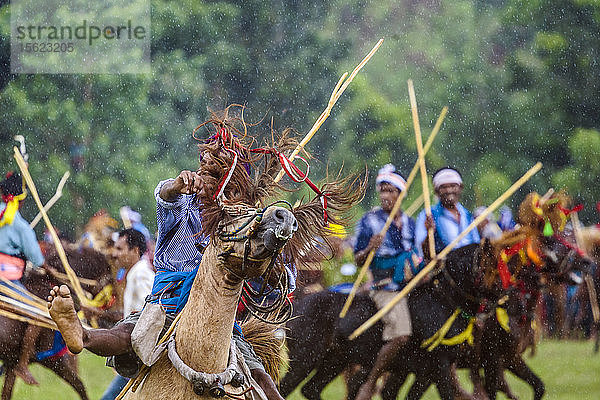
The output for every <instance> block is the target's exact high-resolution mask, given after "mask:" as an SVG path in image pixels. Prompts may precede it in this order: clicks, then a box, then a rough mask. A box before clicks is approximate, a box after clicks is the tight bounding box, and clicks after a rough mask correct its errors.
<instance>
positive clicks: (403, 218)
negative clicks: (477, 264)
mask: <svg viewBox="0 0 600 400" xmlns="http://www.w3.org/2000/svg"><path fill="white" fill-rule="evenodd" d="M376 185H377V192H378V193H379V199H380V201H381V207H376V208H374V209H372V210H371V211H369V212H367V213H366V214H365V215H364V216H363V217H362V218H361V219H360V221H359V222H358V224H357V227H356V245H355V247H354V259H355V261H356V264H357V265H359V266H360V265H363V264H364V263H365V260H366V259H367V256H368V254H369V253H370V252H371V251H372V250H375V257H374V258H373V262H372V263H371V265H370V273H371V275H372V278H373V287H372V290H371V292H370V296H371V298H372V299H373V301H374V302H375V304H376V305H377V308H379V309H381V308H382V307H384V306H385V305H386V304H387V303H389V302H390V301H391V300H392V298H393V297H395V295H396V294H397V293H396V292H395V291H397V290H400V289H401V288H403V287H404V286H405V285H406V282H407V281H408V280H409V279H410V278H411V277H412V275H413V274H416V273H417V272H418V268H419V265H420V260H419V259H418V257H417V255H416V253H415V252H414V251H413V243H414V232H415V221H414V220H413V219H412V218H410V217H409V216H408V215H406V214H404V213H403V212H402V211H399V212H398V213H397V214H396V216H395V217H394V221H393V222H392V224H391V225H390V227H389V229H388V231H387V232H386V234H385V236H382V235H381V231H382V229H383V226H384V225H385V222H386V220H387V218H388V217H389V215H390V212H391V211H392V208H393V207H394V204H395V203H396V200H397V199H398V197H399V196H400V193H401V192H402V191H403V190H405V188H406V182H405V181H404V179H403V178H402V177H401V176H400V175H399V174H397V173H396V172H395V167H394V166H393V165H392V164H387V165H386V166H384V167H383V168H381V169H380V170H379V173H378V175H377V179H376ZM382 321H383V325H384V328H383V340H384V341H385V345H384V346H383V347H382V348H381V350H380V351H379V353H378V354H377V359H376V361H375V365H374V366H373V369H372V370H371V372H370V373H369V376H368V377H367V380H366V381H365V383H364V384H363V385H362V386H361V388H360V391H359V393H358V396H357V399H370V398H371V396H372V393H373V391H374V388H375V384H376V382H377V379H378V378H379V376H381V374H382V373H383V372H384V371H385V370H387V368H388V366H389V364H390V363H391V361H392V360H394V358H395V357H396V355H397V354H398V352H399V351H400V349H401V348H402V346H403V345H404V344H405V343H406V342H407V341H408V339H409V337H410V335H411V333H412V327H411V322H410V314H409V311H408V303H407V301H406V298H404V299H402V300H401V301H400V302H399V303H398V304H396V305H395V306H394V308H392V310H391V311H390V312H389V313H387V314H386V315H385V316H384V317H383V318H382Z"/></svg>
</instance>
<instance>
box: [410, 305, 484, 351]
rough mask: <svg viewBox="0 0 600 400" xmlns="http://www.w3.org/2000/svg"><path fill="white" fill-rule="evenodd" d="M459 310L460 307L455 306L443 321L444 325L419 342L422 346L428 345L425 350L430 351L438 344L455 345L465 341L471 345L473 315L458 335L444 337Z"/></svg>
mask: <svg viewBox="0 0 600 400" xmlns="http://www.w3.org/2000/svg"><path fill="white" fill-rule="evenodd" d="M460 311H461V310H460V308H457V309H456V310H455V311H454V313H452V315H451V316H450V318H448V320H447V321H446V322H445V323H444V325H442V327H441V328H440V329H439V330H438V331H437V332H436V333H434V334H433V336H431V337H430V338H429V339H426V340H424V341H423V342H422V343H421V347H422V348H424V347H427V346H429V347H427V351H432V350H433V349H435V348H436V347H438V346H439V345H440V344H443V345H445V346H455V345H457V344H461V343H463V342H465V341H466V342H467V343H469V344H470V345H471V346H472V345H473V341H474V339H473V325H474V323H475V318H473V317H472V318H470V319H469V324H468V325H467V327H466V328H465V330H464V331H462V332H461V333H459V334H458V335H456V336H453V337H451V338H447V339H446V338H445V337H446V334H447V333H448V331H449V330H450V327H451V326H452V324H453V323H454V321H455V320H456V317H458V314H460Z"/></svg>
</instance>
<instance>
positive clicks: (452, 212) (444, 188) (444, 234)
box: [415, 167, 481, 258]
mask: <svg viewBox="0 0 600 400" xmlns="http://www.w3.org/2000/svg"><path fill="white" fill-rule="evenodd" d="M433 188H434V190H435V194H436V195H437V197H438V198H439V202H438V203H437V204H436V205H435V206H433V207H431V215H430V216H429V215H428V216H426V214H425V210H423V211H421V213H420V214H419V216H418V217H417V225H416V231H415V247H416V249H417V251H418V252H419V255H421V256H423V255H424V254H425V255H426V258H431V256H430V255H429V254H428V253H429V246H427V245H426V244H427V243H426V240H425V239H427V232H428V230H429V229H433V232H434V238H435V251H436V252H440V251H442V250H443V249H444V247H446V246H447V245H449V244H450V243H451V242H452V241H453V240H454V239H456V237H458V235H460V234H461V233H462V232H463V231H464V230H465V229H466V228H467V226H469V224H471V222H473V216H472V215H471V213H470V212H469V210H467V209H466V208H465V207H464V206H463V205H462V204H461V203H460V196H461V194H462V191H463V181H462V176H461V175H460V172H458V170H456V169H454V168H452V167H445V168H441V169H439V170H437V171H436V172H435V173H434V174H433ZM480 241H481V238H480V237H479V233H478V232H477V229H473V230H471V231H470V232H469V233H468V234H467V235H466V236H465V237H464V238H462V240H461V241H460V242H458V244H457V246H456V247H457V248H458V247H462V246H466V245H468V244H472V243H479V242H480ZM424 250H426V252H425V253H424Z"/></svg>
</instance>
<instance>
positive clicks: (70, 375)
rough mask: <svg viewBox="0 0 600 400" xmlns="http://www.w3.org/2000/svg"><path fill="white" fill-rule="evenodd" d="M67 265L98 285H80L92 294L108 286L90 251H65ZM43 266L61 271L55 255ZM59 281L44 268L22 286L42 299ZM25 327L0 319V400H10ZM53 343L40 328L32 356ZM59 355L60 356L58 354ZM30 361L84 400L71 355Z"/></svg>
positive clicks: (105, 271)
mask: <svg viewBox="0 0 600 400" xmlns="http://www.w3.org/2000/svg"><path fill="white" fill-rule="evenodd" d="M65 252H66V254H67V259H68V260H69V264H70V265H71V267H72V268H73V270H74V271H75V273H76V274H77V276H79V277H80V278H87V279H90V280H95V281H97V282H98V284H97V285H82V286H83V288H84V290H87V291H88V292H90V293H91V294H92V295H95V294H97V293H98V292H99V291H100V290H101V289H102V287H103V285H104V284H107V283H110V280H111V279H112V278H111V270H110V266H109V264H108V262H107V261H106V259H105V258H104V256H103V255H102V254H100V253H98V252H97V251H95V250H92V249H83V250H81V251H76V250H69V249H65ZM46 265H47V266H50V267H51V268H53V269H54V270H57V271H59V272H63V271H64V270H63V268H62V265H61V262H60V260H59V258H58V255H57V254H56V253H55V252H50V253H49V254H47V255H46ZM60 283H62V282H59V281H58V280H56V278H54V277H53V276H51V275H50V274H48V273H46V271H45V270H44V269H40V270H38V271H31V272H30V273H29V274H28V275H26V277H25V279H24V285H25V287H26V288H27V289H28V290H29V291H30V292H31V293H33V294H34V295H36V296H38V297H40V298H45V297H46V295H47V294H48V291H49V289H50V288H52V287H53V286H54V285H57V284H60ZM26 327H27V324H26V323H24V322H19V321H16V320H14V319H10V318H7V317H0V332H2V335H0V360H2V362H3V366H4V372H5V379H4V387H3V389H2V400H8V399H10V398H11V395H12V390H13V386H14V382H15V373H14V371H13V368H14V366H15V365H16V363H17V361H18V357H19V356H20V355H21V352H22V350H21V346H22V339H23V336H24V333H25V329H26ZM53 343H54V331H52V330H50V329H47V328H42V330H41V333H40V335H39V336H38V339H37V342H36V353H37V352H43V351H47V350H49V349H51V348H52V347H53ZM59 354H60V353H59ZM31 362H39V363H40V364H41V365H43V366H44V367H46V368H48V369H50V370H52V371H54V373H56V374H57V375H58V376H60V377H61V378H63V379H64V380H65V381H66V382H67V383H68V384H69V385H71V386H72V387H73V389H74V390H75V391H76V392H77V394H79V397H81V398H82V399H84V400H87V399H88V396H87V393H86V390H85V387H84V385H83V383H82V382H81V379H79V376H78V374H77V361H76V358H75V356H73V355H72V354H70V353H66V354H64V355H62V356H57V357H48V358H45V359H43V360H41V361H38V360H37V359H32V360H31Z"/></svg>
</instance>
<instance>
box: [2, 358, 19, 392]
mask: <svg viewBox="0 0 600 400" xmlns="http://www.w3.org/2000/svg"><path fill="white" fill-rule="evenodd" d="M15 377H16V375H15V370H14V368H13V367H8V366H6V364H5V365H4V386H2V400H10V398H11V396H12V391H13V387H14V386H15Z"/></svg>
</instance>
